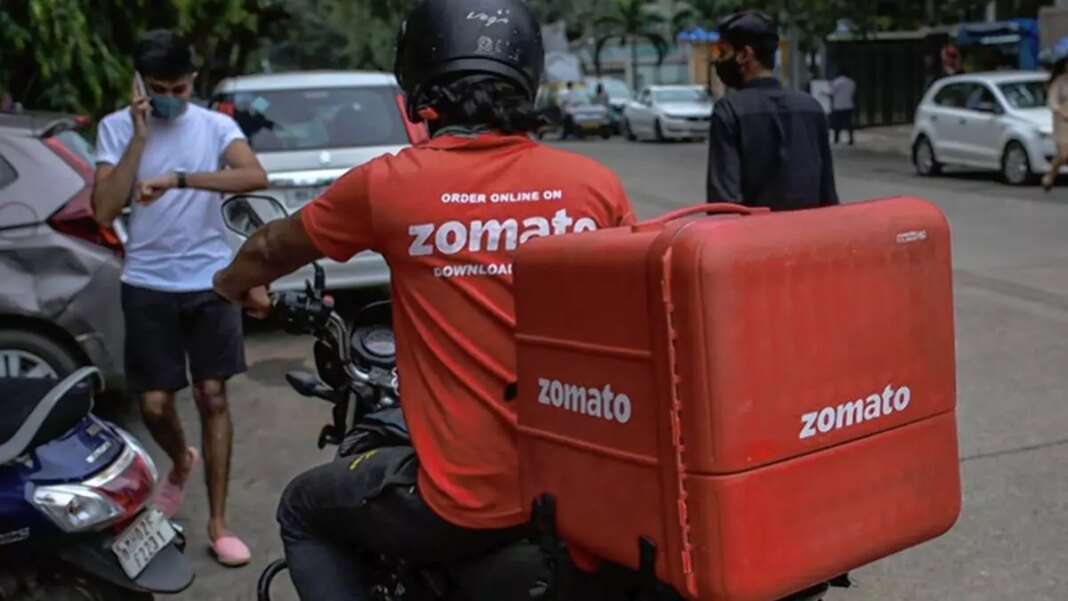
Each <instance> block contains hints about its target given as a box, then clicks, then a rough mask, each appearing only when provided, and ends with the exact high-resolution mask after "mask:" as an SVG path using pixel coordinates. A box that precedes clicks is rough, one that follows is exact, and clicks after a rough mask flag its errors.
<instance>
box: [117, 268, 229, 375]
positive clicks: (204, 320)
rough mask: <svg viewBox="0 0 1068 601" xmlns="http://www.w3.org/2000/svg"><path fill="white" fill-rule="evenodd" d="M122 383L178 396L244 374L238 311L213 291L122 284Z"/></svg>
mask: <svg viewBox="0 0 1068 601" xmlns="http://www.w3.org/2000/svg"><path fill="white" fill-rule="evenodd" d="M122 312H123V315H124V316H125V321H126V380H127V385H128V387H129V389H130V391H131V392H134V393H139V392H146V391H152V390H160V391H167V392H177V391H179V390H181V389H183V388H185V387H186V386H189V380H188V379H187V378H186V357H188V367H189V375H190V376H191V377H192V379H193V381H194V382H203V381H205V380H227V379H229V378H231V377H233V376H235V375H237V374H240V373H244V372H245V370H246V369H247V368H246V366H245V340H244V331H243V328H242V323H241V309H240V308H239V307H237V306H236V305H233V304H231V303H229V302H227V301H226V300H224V299H223V298H222V297H220V296H219V295H217V294H215V292H214V291H211V290H208V291H203V292H163V291H159V290H150V289H147V288H139V287H137V286H131V285H129V284H123V285H122Z"/></svg>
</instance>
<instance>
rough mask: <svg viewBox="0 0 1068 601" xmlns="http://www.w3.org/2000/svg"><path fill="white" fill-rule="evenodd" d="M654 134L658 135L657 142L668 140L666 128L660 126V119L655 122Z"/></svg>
mask: <svg viewBox="0 0 1068 601" xmlns="http://www.w3.org/2000/svg"><path fill="white" fill-rule="evenodd" d="M653 135H654V136H656V141H657V142H664V141H666V140H667V138H665V137H664V129H663V128H662V127H660V119H657V120H656V122H655V123H653Z"/></svg>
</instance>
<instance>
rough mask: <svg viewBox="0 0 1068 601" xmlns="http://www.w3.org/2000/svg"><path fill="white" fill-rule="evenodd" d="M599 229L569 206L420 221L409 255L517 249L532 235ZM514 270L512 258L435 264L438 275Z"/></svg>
mask: <svg viewBox="0 0 1068 601" xmlns="http://www.w3.org/2000/svg"><path fill="white" fill-rule="evenodd" d="M596 230H597V222H596V221H594V220H593V219H590V218H589V217H581V218H579V219H575V218H573V217H572V216H571V215H568V213H567V209H560V210H558V211H556V212H555V213H553V215H552V216H551V217H541V216H535V217H527V218H525V219H517V218H510V219H503V220H502V219H476V220H472V221H459V220H454V221H446V222H445V223H442V224H434V223H420V224H416V225H411V226H409V227H408V235H409V236H411V244H410V245H409V246H408V255H409V256H411V257H427V256H432V255H446V256H448V255H455V254H457V253H460V252H463V251H468V252H473V253H477V252H502V251H504V252H514V251H515V250H516V249H518V248H519V246H520V245H522V244H526V243H527V241H529V240H530V239H531V238H536V237H539V236H560V235H563V234H569V233H581V232H592V231H596ZM511 273H512V263H511V261H510V260H509V261H507V262H503V263H490V264H483V263H469V264H461V265H447V266H445V267H436V268H434V275H436V276H437V277H468V276H482V275H490V276H493V275H511Z"/></svg>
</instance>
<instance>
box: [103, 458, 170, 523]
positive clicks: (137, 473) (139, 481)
mask: <svg viewBox="0 0 1068 601" xmlns="http://www.w3.org/2000/svg"><path fill="white" fill-rule="evenodd" d="M155 487H156V479H155V478H154V477H153V475H152V470H151V468H149V466H148V463H146V462H145V459H144V457H142V456H141V455H140V454H139V453H134V457H133V460H132V461H131V462H130V464H129V465H127V466H126V469H124V470H122V472H120V473H119V474H118V475H116V476H115V477H113V478H110V479H109V480H108V481H107V482H100V483H95V484H94V486H93V490H95V491H96V492H98V493H100V494H102V495H104V496H105V497H106V498H107V499H108V500H109V501H111V502H112V503H115V504H116V505H118V506H119V507H121V508H122V511H123V516H124V518H130V517H133V516H134V515H136V514H137V512H138V511H140V510H141V508H142V507H144V505H145V502H146V501H147V500H148V499H149V498H150V497H151V496H152V491H153V489H155Z"/></svg>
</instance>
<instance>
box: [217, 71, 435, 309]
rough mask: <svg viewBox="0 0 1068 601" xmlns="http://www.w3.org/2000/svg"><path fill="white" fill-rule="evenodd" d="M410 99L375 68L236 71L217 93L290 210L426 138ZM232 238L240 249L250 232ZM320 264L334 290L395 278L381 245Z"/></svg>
mask: <svg viewBox="0 0 1068 601" xmlns="http://www.w3.org/2000/svg"><path fill="white" fill-rule="evenodd" d="M403 105H404V103H403V96H402V92H401V90H400V87H399V86H398V85H397V81H396V79H395V78H394V76H393V75H391V74H389V73H380V72H368V71H308V72H292V73H279V74H264V75H250V76H243V77H233V78H230V79H225V80H223V81H222V82H220V83H219V85H218V86H217V87H216V88H215V95H214V97H213V98H212V100H211V107H212V108H213V109H215V110H219V111H222V112H225V113H228V114H230V115H232V116H233V117H234V119H235V120H237V123H238V125H240V126H241V129H242V130H243V131H244V132H245V135H246V136H248V139H249V143H250V145H251V146H252V150H253V151H254V152H255V153H256V156H257V158H259V160H260V163H262V164H263V167H264V169H265V170H266V171H267V177H268V179H269V180H270V182H271V187H270V189H269V190H267V191H264V192H259V193H258V194H263V195H267V196H273V197H275V198H277V199H278V200H280V201H281V202H282V203H283V204H284V205H285V207H286V209H287V210H288V211H289V212H290V213H292V212H295V211H297V210H298V209H300V208H301V207H302V206H304V205H305V204H307V203H308V202H309V201H311V200H312V199H314V198H316V197H317V196H318V195H319V194H320V193H322V191H323V190H325V189H326V188H327V186H329V185H330V184H332V183H333V182H334V181H335V180H336V179H337V178H339V177H341V176H342V175H343V174H344V173H345V172H346V171H348V170H349V169H351V168H352V167H355V166H357V165H360V164H362V163H366V162H368V161H370V160H371V159H374V158H376V157H378V156H381V155H383V154H386V153H397V152H400V151H401V150H402V149H404V148H405V147H407V146H410V145H411V144H413V143H414V142H416V141H418V140H420V139H423V136H425V132H426V130H425V128H424V127H423V126H422V125H419V126H416V125H415V124H412V123H411V122H409V121H408V119H407V117H406V115H405V114H404V110H403V108H402V107H403ZM256 206H257V208H258V209H259V208H260V207H262V206H263V205H260V204H257V205H256ZM262 217H265V218H273V217H277V216H274V215H271V216H268V215H264V216H262ZM231 242H232V244H233V246H234V248H235V249H236V248H238V247H240V245H241V244H242V243H243V242H244V239H243V238H241V237H240V236H238V235H237V234H231ZM321 264H322V265H323V268H324V269H325V271H326V282H327V286H328V287H329V288H330V289H333V290H339V289H360V288H368V287H377V286H381V285H384V284H387V283H388V282H389V268H388V267H387V266H386V262H385V260H384V259H383V258H382V256H381V255H379V254H377V253H373V252H364V253H361V254H359V255H357V256H355V257H353V258H352V260H350V261H349V262H347V263H344V264H339V263H335V262H333V261H330V260H324V261H322V262H321ZM311 277H312V270H311V268H310V267H306V268H304V269H301V270H299V271H297V272H296V273H293V274H290V275H289V276H286V277H284V278H282V279H281V280H279V281H277V282H275V283H274V284H273V285H272V286H271V289H272V290H301V289H303V288H304V281H305V280H306V279H311Z"/></svg>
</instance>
